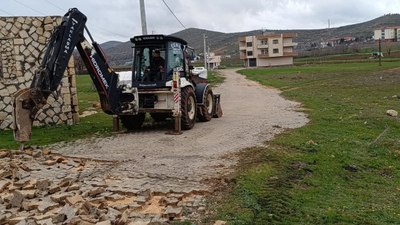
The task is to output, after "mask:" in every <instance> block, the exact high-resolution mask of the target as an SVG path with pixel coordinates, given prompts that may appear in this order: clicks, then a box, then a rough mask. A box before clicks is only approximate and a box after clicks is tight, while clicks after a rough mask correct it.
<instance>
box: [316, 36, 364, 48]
mask: <svg viewBox="0 0 400 225" xmlns="http://www.w3.org/2000/svg"><path fill="white" fill-rule="evenodd" d="M355 41H357V38H356V37H352V36H344V37H335V38H331V39H329V40H327V41H322V42H321V43H320V45H321V48H326V47H335V46H338V45H350V44H351V43H353V42H355Z"/></svg>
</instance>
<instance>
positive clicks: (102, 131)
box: [0, 75, 112, 149]
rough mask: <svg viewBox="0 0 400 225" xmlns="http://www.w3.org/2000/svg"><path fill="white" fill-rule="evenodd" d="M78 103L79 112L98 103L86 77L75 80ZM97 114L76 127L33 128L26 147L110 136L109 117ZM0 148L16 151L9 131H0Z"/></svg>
mask: <svg viewBox="0 0 400 225" xmlns="http://www.w3.org/2000/svg"><path fill="white" fill-rule="evenodd" d="M76 80H77V81H76V83H77V90H78V101H79V112H82V111H85V110H87V109H88V108H90V107H92V104H93V102H98V101H99V99H98V95H97V91H96V90H95V89H94V88H92V83H91V79H90V77H89V76H88V75H79V76H77V79H76ZM98 111H99V113H97V114H95V115H91V116H88V117H84V118H81V119H80V122H79V124H76V125H56V126H42V127H33V129H32V140H31V141H29V142H27V143H26V144H27V145H40V146H41V145H47V144H53V143H56V142H60V141H66V142H68V141H73V140H77V139H81V138H86V137H92V136H99V135H100V136H104V135H110V134H111V130H112V118H111V116H109V115H107V114H105V113H103V112H102V111H101V110H98ZM0 140H2V141H1V142H0V148H5V149H16V148H18V146H19V144H18V143H17V142H15V140H14V138H13V132H12V131H11V130H6V131H1V133H0Z"/></svg>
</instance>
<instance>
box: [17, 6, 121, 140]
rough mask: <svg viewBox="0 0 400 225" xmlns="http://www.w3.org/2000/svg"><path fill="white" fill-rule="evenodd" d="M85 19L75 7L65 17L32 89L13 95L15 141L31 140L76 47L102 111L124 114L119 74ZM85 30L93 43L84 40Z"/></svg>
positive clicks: (47, 47)
mask: <svg viewBox="0 0 400 225" xmlns="http://www.w3.org/2000/svg"><path fill="white" fill-rule="evenodd" d="M86 20H87V18H86V16H85V15H84V14H82V13H81V12H80V11H79V10H78V9H76V8H73V9H70V10H69V11H68V13H66V14H65V15H64V17H63V19H62V22H61V24H60V25H59V26H58V27H56V28H55V30H54V32H53V34H52V36H51V37H50V39H49V41H48V43H47V46H46V51H45V54H44V56H43V59H42V62H41V65H40V68H39V69H37V70H36V72H35V74H34V78H33V81H32V83H31V85H30V87H29V88H26V89H22V90H19V91H17V92H16V94H15V95H14V100H13V106H14V112H13V113H14V115H13V116H14V127H13V129H14V138H15V140H16V141H19V142H20V143H24V142H26V141H29V140H30V139H31V133H32V124H33V120H34V119H35V117H36V114H37V112H38V111H39V110H40V109H41V108H42V107H43V106H44V105H45V104H46V101H47V98H48V97H49V95H50V94H51V93H53V92H54V91H56V90H57V88H58V86H59V85H60V83H61V80H62V78H63V75H64V72H65V70H66V68H67V66H68V61H69V59H70V58H71V56H72V53H73V51H74V48H75V47H77V49H78V52H79V54H80V56H81V58H82V60H83V61H84V63H85V65H86V67H87V69H88V72H89V74H90V76H91V78H92V80H93V83H94V85H95V86H96V89H97V92H98V94H99V97H100V102H101V106H102V109H103V111H104V112H106V113H108V114H117V113H119V112H120V111H121V105H120V101H119V97H120V92H121V90H120V89H119V88H118V75H117V74H116V73H115V72H114V71H113V70H112V69H111V68H110V67H109V65H108V63H107V60H106V57H105V55H104V53H103V51H102V50H101V48H100V46H99V45H98V44H97V43H96V42H94V41H93V38H92V37H91V35H90V33H89V31H88V30H87V28H86V26H85V23H86ZM85 30H86V32H87V33H88V34H89V36H90V39H91V41H92V43H89V42H88V41H87V40H86V39H85V37H84V31H85Z"/></svg>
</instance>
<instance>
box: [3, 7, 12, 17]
mask: <svg viewBox="0 0 400 225" xmlns="http://www.w3.org/2000/svg"><path fill="white" fill-rule="evenodd" d="M0 12H3V13H5V14H7V15H9V16H13V14H12V13H10V12H7V11H5V10H3V9H0Z"/></svg>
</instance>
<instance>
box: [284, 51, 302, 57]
mask: <svg viewBox="0 0 400 225" xmlns="http://www.w3.org/2000/svg"><path fill="white" fill-rule="evenodd" d="M298 55H299V54H298V53H297V52H284V53H283V56H284V57H294V56H298Z"/></svg>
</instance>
